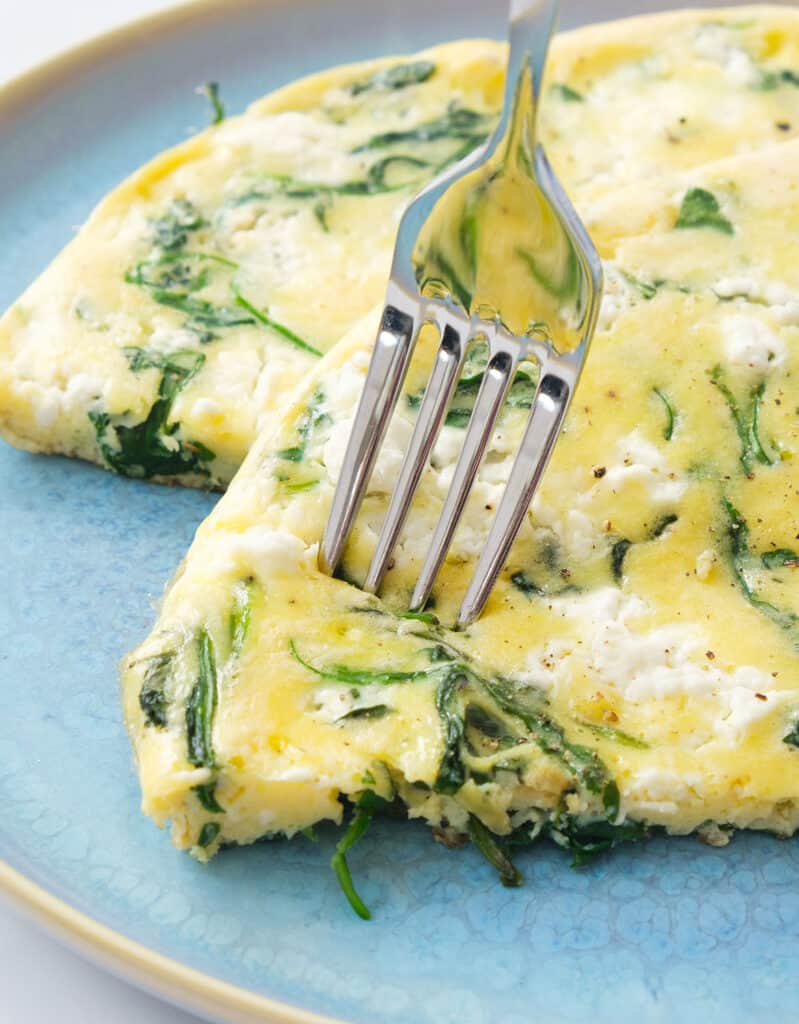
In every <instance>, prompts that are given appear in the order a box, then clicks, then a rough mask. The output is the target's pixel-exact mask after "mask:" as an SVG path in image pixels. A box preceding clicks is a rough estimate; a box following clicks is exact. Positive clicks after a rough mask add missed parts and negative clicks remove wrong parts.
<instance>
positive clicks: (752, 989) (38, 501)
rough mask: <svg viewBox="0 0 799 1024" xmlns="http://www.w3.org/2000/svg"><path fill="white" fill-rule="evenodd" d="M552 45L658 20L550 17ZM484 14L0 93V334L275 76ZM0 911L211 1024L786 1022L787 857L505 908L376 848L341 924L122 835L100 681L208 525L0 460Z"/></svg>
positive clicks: (345, 11) (234, 35)
mask: <svg viewBox="0 0 799 1024" xmlns="http://www.w3.org/2000/svg"><path fill="white" fill-rule="evenodd" d="M563 6H564V8H565V17H564V21H565V24H566V25H567V26H571V25H576V24H579V23H582V22H585V21H589V20H598V19H600V18H608V17H616V16H621V15H624V14H632V13H641V12H643V11H645V10H655V9H662V8H664V7H667V6H669V5H668V4H663V3H660V4H658V3H632V2H627V3H624V2H620V0H618V2H612V0H609V2H597V0H584V2H582V3H578V2H576V0H575V2H572V3H567V4H564V5H563ZM504 10H505V3H504V2H501V0H493V2H492V3H490V4H486V3H477V2H470V3H468V4H465V3H463V0H440V2H439V3H437V4H435V5H430V4H426V3H423V2H422V0H408V2H405V3H403V4H398V3H395V4H388V3H383V2H380V3H374V2H369V0H343V2H337V3H335V4H332V3H329V2H328V0H302V2H297V0H266V2H263V3H247V2H235V0H218V2H211V3H198V4H191V5H188V6H186V7H183V8H179V9H178V10H176V11H174V12H170V13H168V14H167V15H165V16H162V17H160V18H156V19H151V20H150V21H148V22H146V23H142V24H140V25H138V26H133V27H132V28H130V29H127V30H124V31H122V32H121V33H116V34H115V35H114V36H112V37H109V38H107V39H105V40H101V41H100V42H98V43H95V44H92V45H90V46H89V47H86V48H83V49H82V50H81V51H78V52H77V53H75V54H73V55H71V56H69V57H68V58H64V59H61V60H60V61H57V62H55V63H53V64H51V65H49V66H48V67H46V68H44V69H42V70H41V71H38V72H35V73H34V74H32V75H29V76H28V77H27V78H25V79H23V80H21V81H19V82H17V83H16V84H14V85H12V86H10V87H8V88H7V89H6V90H5V92H0V153H2V160H1V161H0V251H2V252H3V253H4V257H5V258H4V266H3V273H2V275H0V306H2V307H5V306H7V305H8V304H9V303H10V302H11V301H12V300H13V299H14V298H15V297H16V296H17V294H18V293H19V292H20V291H21V290H22V289H23V287H24V286H25V285H26V284H27V283H28V282H29V281H30V280H32V279H33V278H34V277H35V276H36V275H37V274H38V273H39V272H40V271H41V270H42V269H43V268H44V267H45V266H46V264H47V263H48V262H49V260H50V259H51V258H52V256H54V255H55V253H56V252H57V251H58V250H59V249H60V248H61V247H62V245H63V244H64V243H65V242H66V241H67V240H68V239H69V238H70V237H71V235H72V233H73V231H74V227H75V225H77V224H79V223H80V222H81V221H82V220H83V219H84V218H85V217H86V215H87V214H88V213H89V211H90V209H91V208H92V206H93V205H94V204H95V202H96V201H97V200H98V199H99V198H100V197H101V196H102V195H103V194H104V193H105V192H106V191H107V190H108V189H109V188H110V187H112V186H113V185H114V184H115V183H116V182H117V181H119V180H120V179H121V178H122V177H123V176H125V175H126V174H127V173H128V172H130V171H132V170H133V169H134V168H135V167H136V166H137V165H139V164H141V163H142V162H143V161H145V160H146V159H147V158H149V157H150V156H152V155H154V154H155V153H157V152H158V151H159V150H161V149H163V148H165V147H167V146H169V145H171V144H173V143H176V142H178V141H180V140H181V139H183V138H185V137H186V135H187V134H188V133H189V132H190V131H191V130H192V129H196V128H198V127H201V126H202V125H203V124H204V123H205V120H206V115H207V111H206V109H205V107H204V105H203V101H202V100H201V99H200V98H199V97H198V96H197V95H195V93H194V89H195V87H196V86H197V85H198V84H201V83H203V82H205V81H207V80H209V79H214V80H217V81H219V82H220V83H221V87H222V94H223V97H224V100H225V102H226V103H227V105H228V108H229V109H230V110H231V111H238V110H241V109H242V108H243V107H244V106H245V105H246V104H247V103H248V102H249V101H250V100H252V99H254V98H255V97H257V96H259V95H261V94H263V93H265V92H267V91H269V90H270V89H272V88H274V87H276V86H278V85H280V84H281V83H283V82H286V81H289V80H290V79H292V78H295V77H297V76H299V75H301V74H305V73H307V72H310V71H313V70H316V69H319V68H322V67H326V66H329V65H332V64H337V63H341V62H344V61H349V60H355V59H362V58H367V57H370V56H374V55H378V54H384V53H392V52H403V51H412V50H415V49H418V48H420V47H422V46H426V45H430V44H432V43H435V42H438V41H442V40H444V39H447V38H452V37H454V36H468V35H492V36H500V35H502V34H503V16H504ZM0 494H1V495H2V497H1V498H0V565H2V567H3V583H2V587H0V680H1V682H2V685H0V794H1V795H2V802H3V814H2V817H1V818H0V858H2V860H3V861H4V862H5V865H6V867H2V868H0V882H2V883H3V887H4V888H5V889H6V890H7V892H8V894H9V895H10V896H11V897H12V898H14V899H16V901H17V902H21V903H23V904H27V906H28V908H29V909H31V910H33V911H35V912H36V913H38V916H39V917H40V918H43V919H45V921H46V923H48V924H49V926H50V927H51V928H53V929H55V930H57V931H59V932H60V933H61V934H62V935H66V937H67V938H68V939H71V940H72V941H73V942H75V943H76V944H77V945H79V946H81V947H82V948H83V949H85V950H87V951H88V952H89V953H90V954H91V955H94V956H95V957H97V958H98V959H101V960H102V961H103V962H105V963H107V964H108V965H109V966H111V967H112V968H114V969H115V970H117V971H119V972H121V973H123V974H125V975H126V976H128V977H130V978H131V979H132V980H135V981H137V982H139V983H141V984H144V985H146V986H148V987H151V988H153V989H154V990H156V991H159V992H161V993H163V994H165V995H167V996H169V997H171V998H173V999H175V1000H178V1001H180V1002H182V1003H184V1004H185V1005H189V1006H192V1007H193V1008H194V1009H195V1010H197V1011H198V1012H201V1013H202V1012H204V1013H206V1014H208V1015H210V1016H213V1017H215V1018H216V1019H220V1020H235V1021H249V1020H266V1021H277V1022H286V1021H319V1020H330V1019H335V1020H341V1021H347V1022H357V1024H392V1022H397V1024H400V1022H402V1024H404V1022H410V1021H414V1024H416V1022H419V1024H424V1022H428V1021H429V1022H431V1024H433V1022H435V1024H448V1022H456V1021H457V1022H458V1024H488V1022H489V1021H502V1024H532V1022H534V1021H546V1022H548V1024H556V1022H561V1021H563V1022H572V1021H574V1022H577V1021H585V1020H589V1019H590V1020H592V1021H594V1022H596V1024H605V1022H608V1024H610V1022H613V1024H624V1022H626V1021H631V1022H632V1021H636V1022H641V1021H664V1022H666V1021H674V1020H681V1021H694V1020H697V1021H698V1020H701V1021H703V1022H705V1024H713V1022H716V1021H718V1022H721V1021H724V1022H725V1024H735V1022H739V1021H740V1022H743V1021H746V1022H752V1021H759V1020H773V1019H774V1018H775V1015H778V1014H780V1013H782V1014H783V1015H789V1016H790V1015H792V1014H794V1013H795V1006H796V1005H797V999H799V973H797V971H796V969H795V965H796V960H797V956H799V894H797V891H796V884H795V882H796V878H797V875H798V874H799V845H797V843H796V842H778V841H776V840H774V839H771V838H769V837H766V836H752V835H745V836H739V837H737V838H736V839H735V841H734V842H733V843H732V845H731V846H729V847H728V848H726V849H724V850H712V849H709V848H707V847H703V846H701V845H699V844H698V843H697V842H696V840H695V839H686V840H678V839H672V840H663V839H657V840H654V841H653V842H651V843H650V844H648V845H646V846H643V847H641V848H637V849H635V848H632V849H629V850H628V849H624V848H622V849H621V850H619V851H618V852H616V853H615V854H614V855H613V856H612V857H609V858H607V859H604V860H600V861H598V862H596V863H595V864H593V865H591V866H590V867H587V868H584V869H581V870H580V871H572V870H571V869H570V868H569V866H568V858H567V857H566V856H565V855H564V854H562V853H561V852H560V851H558V850H556V849H554V848H551V847H549V846H546V847H545V846H542V847H540V848H539V849H533V850H531V851H530V852H528V853H525V854H524V855H523V856H521V857H520V858H519V866H520V867H521V868H522V870H523V871H524V873H525V875H526V878H527V885H526V886H525V888H523V889H520V890H504V889H502V888H501V887H500V886H499V885H498V884H497V882H496V880H495V877H494V874H493V872H492V870H491V869H490V868H489V867H488V866H487V865H485V864H484V863H482V862H481V861H480V859H479V857H478V855H477V854H476V853H475V852H474V851H472V850H460V851H455V852H447V851H446V850H444V849H443V848H442V847H440V846H438V845H436V844H433V843H432V842H431V841H430V838H429V835H428V834H427V832H426V830H425V829H424V828H423V827H422V826H419V827H418V828H417V827H414V826H413V825H411V826H406V825H403V826H396V825H392V824H390V823H387V824H381V825H379V826H376V827H375V828H374V829H373V831H372V832H370V835H369V837H368V839H367V840H366V841H365V842H364V843H363V844H362V845H361V846H359V848H358V849H357V850H356V851H355V852H354V853H353V855H352V857H351V864H352V868H353V871H354V873H355V876H356V878H357V880H358V884H359V888H360V889H361V891H362V894H363V896H364V897H365V899H366V901H367V903H368V904H369V905H370V906H371V907H372V909H373V912H374V920H373V921H372V922H371V923H369V924H365V923H364V922H362V921H360V920H358V919H357V918H355V917H354V916H353V915H352V913H351V912H350V910H349V908H348V906H347V904H346V901H345V900H344V899H343V898H342V896H341V893H340V892H339V890H338V886H337V884H336V881H335V878H334V876H333V874H332V873H331V871H330V870H329V868H328V861H329V858H330V854H331V852H332V847H333V843H334V838H333V837H334V832H333V831H332V830H331V831H327V832H325V831H324V830H323V834H322V838H321V841H320V842H319V843H317V844H312V843H309V842H306V841H305V840H304V839H298V840H295V841H293V842H291V843H285V842H274V843H263V844H260V845H258V846H256V847H253V848H250V849H242V850H235V851H230V852H226V853H225V854H224V855H223V856H220V857H219V858H217V859H216V860H214V862H213V863H212V864H211V865H210V866H207V867H203V866H201V865H199V864H196V863H194V862H193V861H192V860H190V859H189V858H188V857H186V856H185V855H184V854H180V853H178V852H176V851H175V850H173V849H172V847H171V846H170V844H169V842H168V839H167V837H166V836H164V835H162V834H160V833H159V832H158V831H157V830H156V829H154V828H153V826H152V825H151V824H150V823H149V822H148V821H145V820H144V819H143V818H142V817H141V815H140V813H139V809H138V799H139V794H138V785H137V782H136V779H135V775H134V772H133V770H132V766H131V755H130V750H129V746H128V743H127V738H126V736H125V732H124V728H123V725H122V722H121V715H120V709H119V704H118V695H117V681H116V666H117V662H118V660H119V659H120V658H121V656H122V654H123V653H124V652H125V651H126V650H128V649H130V648H132V647H133V646H134V645H135V644H137V643H138V642H139V641H140V640H141V639H142V637H143V636H144V635H145V633H146V631H147V629H148V627H149V626H150V624H151V623H152V620H153V615H154V613H153V610H152V602H153V601H154V600H157V598H158V595H159V593H160V592H161V590H162V588H163V585H164V583H165V581H166V580H167V579H168V577H169V576H170V575H171V573H172V572H173V571H174V569H175V568H176V566H177V564H178V562H179V560H180V558H181V557H182V556H183V554H184V553H185V551H186V549H187V547H188V545H189V542H190V540H191V537H192V534H193V532H194V530H195V529H196V527H197V526H198V524H199V523H200V522H201V520H202V519H203V518H204V517H205V515H206V514H207V513H208V512H209V510H210V509H211V507H212V506H213V503H214V500H215V499H214V497H213V496H211V495H205V494H201V493H193V492H188V491H185V490H179V489H168V488H162V487H157V486H151V485H147V484H141V483H136V482H132V481H128V480H123V479H117V478H114V477H112V476H111V475H110V474H108V473H104V472H102V471H100V470H97V469H94V468H91V467H89V466H86V465H84V464H81V463H72V462H69V461H67V460H64V459H50V458H43V457H36V456H30V455H25V454H22V453H19V452H15V451H12V450H11V449H9V448H7V447H5V446H4V447H2V448H0Z"/></svg>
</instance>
